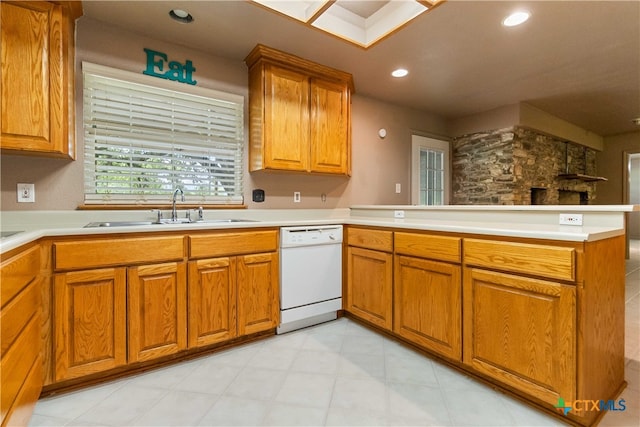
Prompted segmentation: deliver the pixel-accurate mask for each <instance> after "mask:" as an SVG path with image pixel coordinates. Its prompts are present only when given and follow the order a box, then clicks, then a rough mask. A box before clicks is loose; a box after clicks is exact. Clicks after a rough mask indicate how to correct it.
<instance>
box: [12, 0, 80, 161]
mask: <svg viewBox="0 0 640 427" xmlns="http://www.w3.org/2000/svg"><path fill="white" fill-rule="evenodd" d="M0 8H1V10H0V15H1V20H2V22H1V25H0V28H1V33H2V43H1V45H2V72H1V73H0V74H1V76H2V85H1V87H2V95H1V97H2V114H1V115H0V116H1V118H0V126H1V128H2V138H0V140H1V141H2V143H1V147H2V149H3V150H10V151H9V152H14V153H29V152H41V153H44V154H48V155H52V156H62V157H73V156H74V153H73V150H71V152H70V150H69V141H70V139H69V137H68V135H69V133H70V132H73V129H72V128H70V126H69V108H68V105H69V104H68V102H69V99H68V98H69V97H70V96H71V95H70V93H69V92H68V90H69V87H70V86H69V85H72V84H73V82H72V81H71V80H70V77H69V75H68V68H67V65H66V63H67V62H68V61H71V62H73V58H72V57H69V52H68V50H67V48H66V46H67V43H68V42H69V41H68V37H69V35H68V34H65V31H69V29H68V28H67V26H66V25H64V22H63V8H62V6H59V5H55V4H52V3H49V2H42V1H25V2H16V3H7V2H2V4H1V5H0ZM71 37H73V34H71Z"/></svg>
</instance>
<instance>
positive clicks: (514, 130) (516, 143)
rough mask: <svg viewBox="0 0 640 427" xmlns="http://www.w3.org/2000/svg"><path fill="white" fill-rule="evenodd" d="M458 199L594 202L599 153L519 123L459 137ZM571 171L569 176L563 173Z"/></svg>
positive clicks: (456, 153) (456, 146) (454, 174)
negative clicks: (597, 156) (593, 177)
mask: <svg viewBox="0 0 640 427" xmlns="http://www.w3.org/2000/svg"><path fill="white" fill-rule="evenodd" d="M452 159H453V160H452V166H453V169H452V186H453V191H452V193H453V194H452V204H454V205H474V204H493V205H530V204H540V205H560V204H572V205H578V204H585V205H586V204H589V203H591V201H593V200H594V199H595V197H596V184H597V181H596V180H593V179H590V178H589V177H586V179H585V177H584V175H595V172H596V153H595V151H594V150H593V149H590V148H586V147H582V146H578V145H575V144H571V143H567V142H565V141H562V140H560V139H557V138H554V137H551V136H548V135H544V134H541V133H539V132H537V131H535V130H532V129H528V128H524V127H520V126H514V127H511V128H505V129H497V130H494V131H489V132H481V133H475V134H471V135H464V136H461V137H458V138H456V139H455V140H454V142H453V150H452ZM562 175H565V176H562Z"/></svg>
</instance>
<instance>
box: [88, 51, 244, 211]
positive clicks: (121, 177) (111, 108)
mask: <svg viewBox="0 0 640 427" xmlns="http://www.w3.org/2000/svg"><path fill="white" fill-rule="evenodd" d="M82 67H83V78H84V143H85V144H84V155H85V158H84V172H85V174H84V182H85V203H88V204H90V203H108V204H118V203H121V204H125V203H126V204H132V203H135V204H144V203H163V202H166V201H168V200H170V198H171V196H172V194H173V192H174V190H175V189H176V188H178V187H179V188H181V189H182V190H183V191H184V194H185V197H186V201H193V202H194V203H201V204H234V203H242V202H243V198H242V176H243V173H242V170H243V168H242V166H243V145H244V142H243V141H244V137H243V127H244V126H243V124H244V119H243V111H244V98H243V97H242V96H239V95H233V94H227V93H222V92H218V91H212V90H207V89H203V88H199V87H195V88H194V87H188V88H185V91H182V88H181V87H176V86H175V85H179V84H178V83H175V82H167V81H164V80H161V79H154V78H152V77H148V76H143V75H140V74H136V73H130V72H125V71H121V70H115V69H112V68H108V67H103V66H99V65H95V64H89V63H83V64H82ZM172 85H174V86H172ZM176 89H179V90H180V91H178V90H176Z"/></svg>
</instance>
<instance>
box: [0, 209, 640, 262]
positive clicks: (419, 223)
mask: <svg viewBox="0 0 640 427" xmlns="http://www.w3.org/2000/svg"><path fill="white" fill-rule="evenodd" d="M637 211H640V206H638V205H600V206H598V205H591V206H437V207H421V206H405V205H401V206H368V205H367V206H353V207H351V208H349V209H268V210H267V209H265V210H260V209H242V210H228V209H221V210H205V215H204V218H205V220H217V219H246V220H251V222H233V223H229V222H203V223H187V224H152V225H136V226H126V227H95V228H84V227H85V225H87V224H88V223H90V222H98V221H150V220H153V219H154V214H153V213H152V212H150V211H4V212H1V213H0V215H1V216H0V224H1V227H2V231H3V232H6V231H21V232H20V233H17V234H14V235H12V236H10V237H5V238H2V239H1V240H0V253H4V252H6V251H8V250H11V249H14V248H17V247H19V246H22V245H24V244H27V243H29V242H31V241H34V240H37V239H39V238H41V237H49V236H72V235H90V234H95V235H105V234H114V233H146V232H158V231H178V230H180V231H190V230H206V229H210V230H220V229H230V228H234V229H251V228H257V227H285V226H301V225H310V226H313V225H326V224H349V225H364V226H373V227H391V228H405V229H414V230H430V231H443V232H452V233H472V234H484V235H494V236H506V237H523V238H535V239H550V240H560V241H572V242H580V241H594V240H600V239H605V238H608V237H613V236H617V235H622V234H624V232H625V231H624V223H625V219H624V215H625V213H628V212H637ZM560 213H571V214H580V215H582V218H583V225H582V226H575V225H559V223H558V217H559V214H560ZM180 214H181V215H180V216H181V217H182V216H184V211H180ZM400 215H402V216H403V218H397V217H396V216H400ZM167 216H168V215H167V214H166V213H165V217H167Z"/></svg>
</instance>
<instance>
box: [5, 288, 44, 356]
mask: <svg viewBox="0 0 640 427" xmlns="http://www.w3.org/2000/svg"><path fill="white" fill-rule="evenodd" d="M39 312H40V293H39V289H38V287H37V285H36V284H35V283H32V284H31V285H29V286H28V287H27V288H25V289H24V290H23V291H22V292H20V294H18V296H17V297H16V298H14V299H13V301H11V302H10V303H9V304H7V306H6V307H3V308H2V314H1V315H0V354H6V352H7V350H8V349H9V347H10V346H11V344H12V343H13V342H14V341H15V340H16V338H17V337H18V335H20V331H22V329H23V328H24V327H25V325H26V324H27V323H28V322H29V320H30V319H31V318H32V317H33V316H34V315H36V314H37V313H39Z"/></svg>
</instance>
